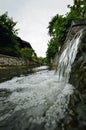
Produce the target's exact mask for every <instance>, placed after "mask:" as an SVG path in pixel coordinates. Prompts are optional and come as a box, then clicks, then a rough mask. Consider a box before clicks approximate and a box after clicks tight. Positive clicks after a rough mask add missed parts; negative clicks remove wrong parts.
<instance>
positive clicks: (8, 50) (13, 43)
mask: <svg viewBox="0 0 86 130" xmlns="http://www.w3.org/2000/svg"><path fill="white" fill-rule="evenodd" d="M15 25H16V22H14V21H13V19H12V18H9V17H8V14H7V12H6V13H4V14H2V15H1V16H0V53H1V54H5V55H7V54H8V55H11V56H20V51H19V45H18V42H17V40H16V34H17V30H16V29H15Z"/></svg>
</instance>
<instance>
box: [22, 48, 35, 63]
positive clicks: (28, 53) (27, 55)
mask: <svg viewBox="0 0 86 130" xmlns="http://www.w3.org/2000/svg"><path fill="white" fill-rule="evenodd" d="M33 53H34V51H33V49H31V48H22V49H21V56H22V58H23V59H24V60H26V61H27V60H32V56H33Z"/></svg>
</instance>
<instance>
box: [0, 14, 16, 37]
mask: <svg viewBox="0 0 86 130" xmlns="http://www.w3.org/2000/svg"><path fill="white" fill-rule="evenodd" d="M0 24H1V25H2V27H3V29H4V30H5V31H6V32H8V33H10V34H14V35H16V34H17V31H18V29H15V26H16V24H17V22H14V21H13V18H9V17H8V12H6V13H4V14H2V15H1V16H0Z"/></svg>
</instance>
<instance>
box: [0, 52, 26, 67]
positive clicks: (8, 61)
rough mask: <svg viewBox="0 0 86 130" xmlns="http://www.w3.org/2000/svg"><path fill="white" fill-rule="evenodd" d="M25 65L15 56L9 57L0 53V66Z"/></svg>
mask: <svg viewBox="0 0 86 130" xmlns="http://www.w3.org/2000/svg"><path fill="white" fill-rule="evenodd" d="M21 65H25V62H24V60H22V59H21V58H17V57H11V56H7V55H1V54H0V66H21Z"/></svg>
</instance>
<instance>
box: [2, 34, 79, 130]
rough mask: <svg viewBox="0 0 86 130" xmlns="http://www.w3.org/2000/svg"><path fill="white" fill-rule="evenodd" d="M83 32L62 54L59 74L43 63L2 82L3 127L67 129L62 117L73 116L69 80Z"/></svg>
mask: <svg viewBox="0 0 86 130" xmlns="http://www.w3.org/2000/svg"><path fill="white" fill-rule="evenodd" d="M80 34H81V33H80ZM80 34H78V35H77V37H75V38H74V39H73V40H72V41H71V42H70V43H69V44H67V47H66V48H65V50H64V51H63V53H62V54H61V57H60V58H59V63H58V68H57V73H55V71H54V70H51V71H50V70H48V69H47V68H46V66H44V67H39V68H35V69H34V71H35V73H32V74H28V75H26V76H24V75H22V76H20V77H14V78H12V79H11V80H9V81H6V82H3V83H0V130H57V129H58V130H65V129H64V124H63V123H62V120H63V119H66V120H67V121H68V122H69V119H70V117H69V119H67V117H66V115H67V113H69V114H70V115H72V111H69V103H70V97H71V95H72V94H73V93H74V87H73V86H72V85H71V84H69V83H68V79H69V75H70V71H71V65H72V63H73V62H74V60H75V57H76V54H77V49H78V45H79V41H80ZM68 122H67V123H68Z"/></svg>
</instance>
